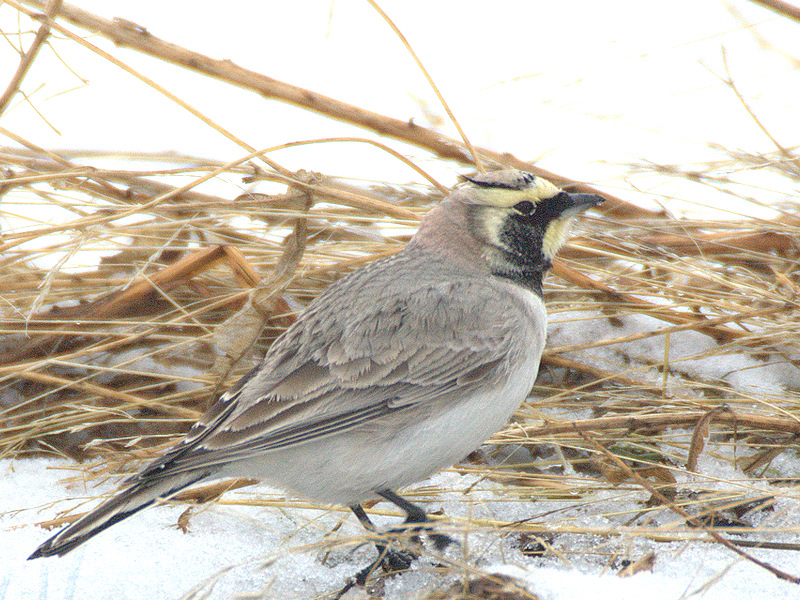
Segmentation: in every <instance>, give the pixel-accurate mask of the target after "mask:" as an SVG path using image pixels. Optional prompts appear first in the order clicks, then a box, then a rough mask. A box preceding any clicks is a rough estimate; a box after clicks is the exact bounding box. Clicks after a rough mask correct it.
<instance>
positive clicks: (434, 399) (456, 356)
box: [30, 170, 603, 583]
mask: <svg viewBox="0 0 800 600" xmlns="http://www.w3.org/2000/svg"><path fill="white" fill-rule="evenodd" d="M602 201H603V199H602V198H600V197H598V196H593V195H587V194H568V193H566V192H563V191H560V190H559V189H558V188H556V187H555V186H553V185H552V184H551V183H550V182H548V181H546V180H544V179H542V178H540V177H536V176H534V175H531V174H529V173H525V172H521V171H515V170H511V171H497V172H493V173H490V174H487V175H479V176H477V177H473V178H470V179H468V180H467V181H466V182H465V183H463V184H461V185H460V186H459V187H457V188H456V189H455V191H454V192H453V193H452V194H451V195H450V196H449V197H448V198H447V199H445V200H444V201H443V202H442V203H441V204H440V205H439V206H437V207H436V208H435V209H434V210H432V211H431V212H430V213H428V214H427V215H426V217H425V218H424V219H423V221H422V223H421V225H420V228H419V231H418V232H417V234H416V235H415V236H414V237H413V239H412V240H411V241H410V242H409V243H408V244H407V245H406V247H405V248H404V249H403V250H402V251H401V252H400V253H399V254H397V255H396V256H393V257H391V258H388V259H385V260H381V261H377V262H375V263H372V264H370V265H368V266H367V267H365V268H363V269H361V270H359V271H356V272H354V273H352V274H350V275H348V276H346V277H344V278H342V279H341V280H339V281H338V282H337V283H335V284H334V285H332V286H331V287H330V288H328V289H327V290H326V291H325V292H324V293H323V294H322V295H320V296H319V297H318V298H317V299H316V300H315V301H313V302H312V303H311V304H310V305H309V306H308V308H306V309H305V310H304V311H303V312H302V313H301V314H300V315H299V316H298V318H297V320H296V322H295V323H294V324H293V325H292V326H291V327H290V328H289V329H288V330H287V331H286V332H285V333H284V334H283V335H282V336H280V337H279V338H278V339H277V340H276V341H275V342H274V343H273V345H272V347H271V348H270V349H269V352H268V353H267V355H266V357H265V358H264V360H263V362H262V363H261V364H260V365H259V366H258V367H256V368H255V369H253V370H252V371H250V372H249V373H248V374H247V375H245V376H244V377H243V378H242V379H241V380H240V381H239V382H238V383H237V384H236V385H235V386H234V387H233V388H232V389H231V390H230V391H228V392H227V393H226V394H224V395H223V396H222V397H221V398H220V399H219V400H218V401H217V402H216V403H215V404H214V406H213V407H212V408H211V409H210V410H209V412H208V413H207V414H206V415H205V416H204V417H203V418H202V419H201V420H200V421H199V422H198V423H197V424H196V425H195V426H194V427H193V428H192V429H191V430H190V431H189V433H188V435H187V436H186V437H185V438H184V439H183V440H182V441H180V442H179V443H178V444H177V445H175V446H174V447H173V448H172V449H171V450H169V451H168V452H166V454H164V456H162V457H161V458H159V459H158V460H156V461H155V462H153V463H152V464H150V465H148V466H147V467H146V468H145V469H144V470H143V471H142V472H140V473H139V474H138V475H134V476H133V477H131V478H129V479H128V480H127V481H126V482H125V483H124V485H125V487H124V489H123V490H122V491H121V492H119V493H118V494H117V495H116V496H114V497H112V498H110V499H109V500H107V501H106V502H104V503H102V504H100V505H99V506H98V507H97V508H96V509H94V510H93V511H91V512H90V513H88V514H87V515H85V516H84V517H82V518H80V519H79V520H77V521H76V522H75V523H73V524H71V525H70V526H68V527H66V528H65V529H63V530H61V531H60V532H59V533H57V534H56V535H55V536H53V537H52V538H50V539H49V540H47V541H46V542H45V543H44V544H42V545H41V546H40V547H39V548H38V549H37V550H36V551H35V552H34V553H33V554H32V555H31V557H30V558H38V557H43V556H52V555H61V554H65V553H67V552H69V551H70V550H72V549H73V548H75V547H76V546H78V545H80V544H82V543H83V542H85V541H86V540H88V539H89V538H91V537H92V536H94V535H95V534H97V533H99V532H100V531H102V530H104V529H105V528H107V527H110V526H111V525H113V524H114V523H117V522H118V521H120V520H122V519H124V518H126V517H129V516H130V515H132V514H133V513H135V512H137V511H139V510H141V509H143V508H145V507H147V506H149V505H150V504H152V503H153V502H154V501H155V500H157V499H159V498H168V497H169V496H171V495H173V494H175V493H176V492H178V491H179V490H182V489H183V488H185V487H187V486H190V485H192V484H194V483H197V482H199V481H203V480H206V479H211V478H221V477H253V478H256V479H260V480H263V481H265V482H268V483H270V484H273V485H276V486H279V487H281V488H283V489H286V490H288V491H290V492H292V493H296V494H299V495H302V496H306V497H308V498H310V499H313V500H316V501H319V502H323V503H333V504H340V505H346V506H349V507H350V508H351V509H352V510H353V512H354V513H355V515H356V516H357V517H358V519H359V520H360V521H361V522H362V523H363V524H364V525H365V526H366V527H368V528H370V529H374V527H373V525H372V522H371V521H370V520H369V518H368V517H367V515H366V513H365V512H364V510H363V509H362V507H361V502H364V501H366V500H370V499H373V498H376V497H380V498H383V499H385V500H388V501H390V502H392V503H394V504H396V505H397V506H399V507H400V508H401V509H402V510H403V511H405V512H406V514H407V519H406V522H407V523H411V524H420V523H424V522H426V520H427V519H426V515H425V512H424V511H423V510H422V509H421V508H420V507H418V506H416V505H414V504H412V503H410V502H408V501H407V500H404V499H403V498H401V497H400V496H398V495H397V494H396V493H395V492H394V490H397V489H399V488H402V487H404V486H406V485H408V484H410V483H413V482H416V481H419V480H421V479H424V478H425V477H427V476H429V475H430V474H432V473H434V472H435V471H438V470H439V469H442V468H443V467H447V466H449V465H451V464H453V463H454V462H456V461H458V460H460V459H461V458H463V457H464V456H466V455H467V454H468V453H469V452H471V451H472V450H474V449H475V448H476V447H478V446H479V445H480V444H481V443H482V442H483V441H484V440H486V439H487V438H488V437H489V436H490V435H491V434H493V433H494V432H496V431H497V430H499V429H500V428H501V427H503V425H505V424H506V422H507V421H508V420H509V418H510V417H511V415H512V414H513V413H514V411H515V410H516V409H517V408H518V407H519V405H520V404H521V403H522V401H523V400H524V399H525V397H526V396H527V395H528V393H529V391H530V389H531V386H532V385H533V382H534V380H535V378H536V373H537V370H538V368H539V359H540V357H541V354H542V349H543V347H544V343H545V323H546V313H545V308H544V304H543V303H542V277H543V276H544V274H545V272H546V271H547V269H548V268H549V267H550V264H551V260H552V258H553V256H554V255H555V254H556V252H557V250H558V249H559V247H560V246H561V245H562V243H563V242H564V239H565V236H566V232H567V226H568V223H569V221H570V218H571V217H572V216H574V215H576V214H577V213H579V212H582V211H583V210H585V209H587V208H590V207H593V206H597V205H598V204H600V203H601V202H602ZM433 539H434V541H436V542H437V544H441V545H444V544H445V543H446V537H445V536H438V537H434V538H433ZM378 549H379V550H380V551H381V553H382V555H385V554H386V552H385V550H386V548H385V546H383V545H381V544H378ZM389 556H390V559H392V558H393V559H397V555H396V554H394V555H392V554H390V555H389ZM380 560H382V559H380ZM401 562H402V560H401ZM376 564H378V561H376V563H374V564H373V565H371V567H374V566H375V565H376ZM365 572H366V570H365V571H364V572H362V574H361V575H362V578H363V577H364V573H365ZM362 583H363V581H362Z"/></svg>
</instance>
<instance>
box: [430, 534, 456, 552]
mask: <svg viewBox="0 0 800 600" xmlns="http://www.w3.org/2000/svg"><path fill="white" fill-rule="evenodd" d="M428 539H429V540H431V541H432V542H433V545H434V547H435V548H436V549H437V550H439V551H440V552H441V551H442V550H444V549H445V548H447V547H448V546H451V545H452V544H455V543H456V541H455V540H454V539H453V538H451V537H450V536H449V535H445V534H443V533H428Z"/></svg>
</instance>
